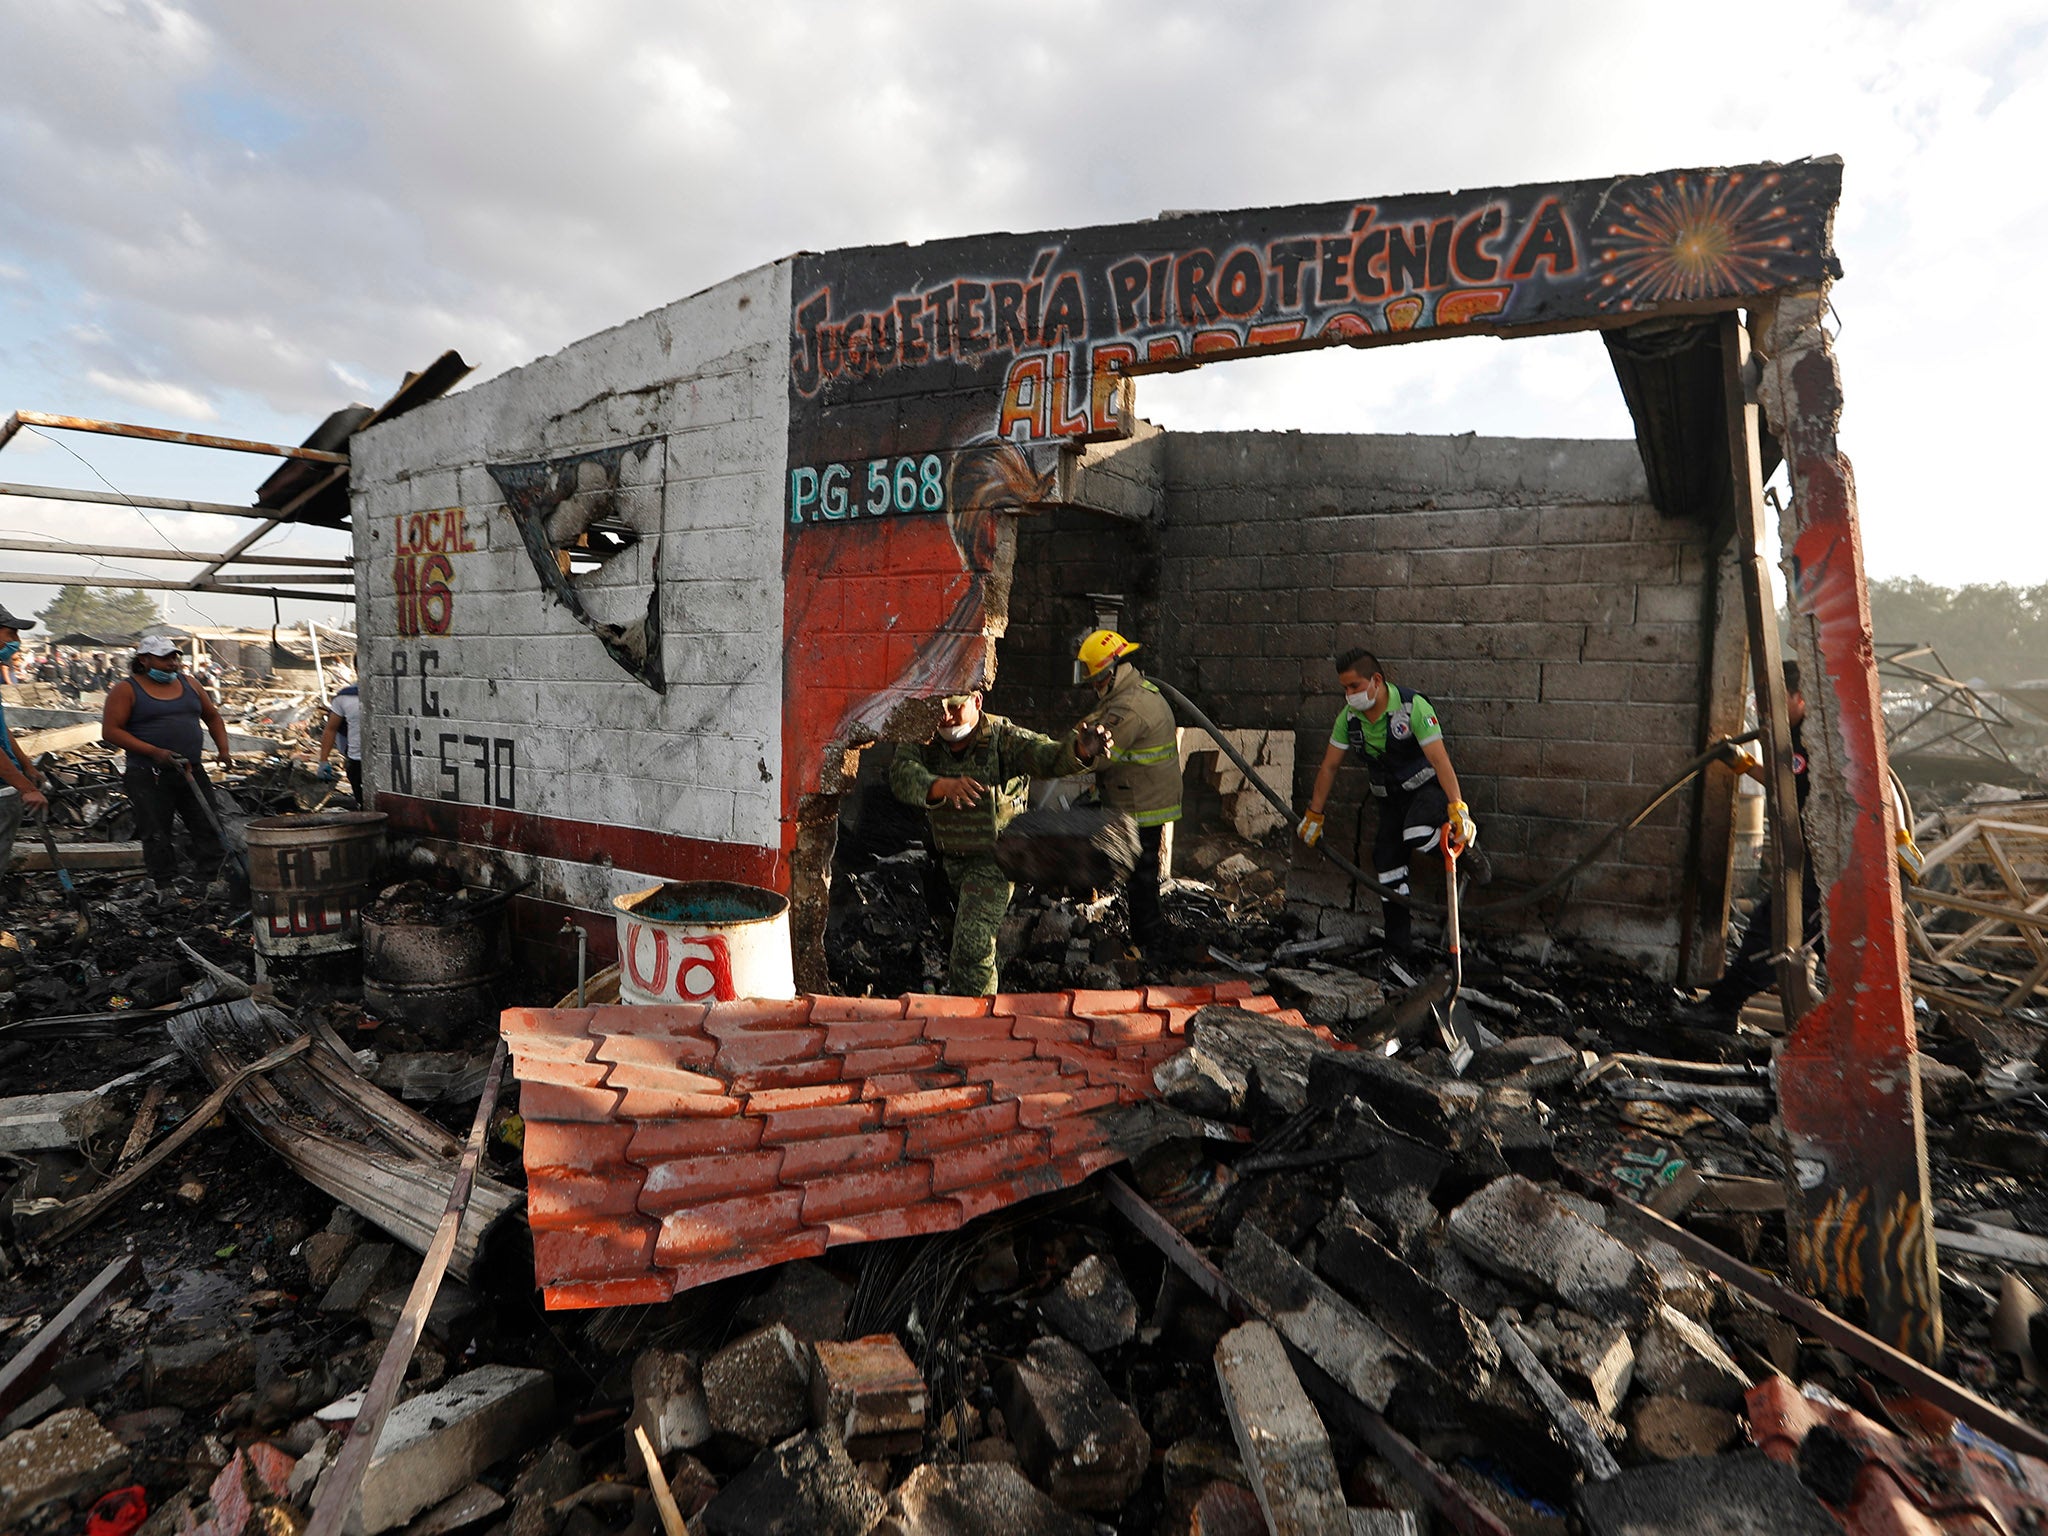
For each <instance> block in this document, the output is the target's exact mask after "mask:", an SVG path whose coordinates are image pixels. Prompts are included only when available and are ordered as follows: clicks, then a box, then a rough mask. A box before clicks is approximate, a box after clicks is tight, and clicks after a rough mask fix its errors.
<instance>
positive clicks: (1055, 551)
mask: <svg viewBox="0 0 2048 1536" xmlns="http://www.w3.org/2000/svg"><path fill="white" fill-rule="evenodd" d="M1161 569H1162V566H1161V560H1160V548H1159V531H1158V529H1157V528H1156V527H1154V526H1152V525H1150V524H1147V523H1141V522H1135V521H1131V520H1128V519H1125V518H1118V517H1111V516H1108V515H1106V514H1104V513H1101V512H1096V511H1089V510H1086V509H1083V508H1079V507H1072V506H1062V507H1055V508H1051V509H1048V510H1047V511H1044V512H1040V513H1035V514H1030V515H1026V516H1022V517H1019V518H1018V519H1017V558H1016V562H1015V564H1014V566H1013V567H1012V571H1011V577H1010V622H1009V628H1008V630H1007V631H1006V633H1005V635H1004V638H1003V640H1002V642H1001V643H1000V644H999V645H998V646H997V649H996V657H997V667H996V683H995V687H994V689H993V690H992V691H991V692H990V694H989V708H991V709H993V710H995V711H996V712H997V713H998V714H1004V715H1008V716H1010V718H1012V719H1013V720H1016V721H1018V722H1019V723H1021V724H1024V725H1028V726H1030V727H1031V728H1032V729H1033V730H1038V731H1045V732H1047V733H1048V734H1052V733H1057V732H1059V731H1062V730H1064V729H1066V728H1067V727H1068V726H1071V725H1072V724H1073V723H1074V722H1075V721H1076V720H1078V719H1079V718H1080V717H1081V716H1082V715H1084V714H1086V713H1087V712H1088V711H1089V710H1090V709H1092V708H1093V707H1094V703H1095V701H1094V697H1093V695H1091V694H1090V693H1089V692H1088V690H1087V689H1085V688H1081V687H1077V686H1076V685H1075V683H1074V647H1075V644H1076V643H1077V642H1078V641H1079V640H1080V638H1081V637H1082V636H1083V635H1085V634H1087V633H1088V631H1089V630H1090V629H1092V628H1094V626H1095V607H1094V604H1093V603H1091V602H1090V601H1089V599H1088V594H1089V593H1091V592H1121V593H1123V594H1125V596H1126V597H1127V598H1128V599H1129V601H1128V603H1127V605H1126V607H1125V609H1124V625H1125V628H1126V631H1127V632H1128V633H1129V634H1131V635H1132V636H1134V637H1135V638H1137V639H1138V640H1139V641H1140V643H1141V644H1144V645H1145V646H1146V647H1147V650H1150V649H1151V648H1152V646H1151V639H1152V634H1153V631H1154V629H1155V627H1156V624H1157V619H1158V608H1157V602H1156V599H1157V595H1158V589H1159V577H1160V571H1161ZM1137 660H1138V662H1139V664H1140V665H1145V664H1146V663H1147V662H1148V661H1149V660H1150V658H1149V656H1148V655H1147V654H1146V651H1140V652H1139V654H1138V657H1137Z"/></svg>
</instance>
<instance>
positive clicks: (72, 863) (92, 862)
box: [7, 843, 142, 874]
mask: <svg viewBox="0 0 2048 1536" xmlns="http://www.w3.org/2000/svg"><path fill="white" fill-rule="evenodd" d="M57 854H58V857H60V858H61V859H63V861H64V867H65V868H66V869H73V870H77V869H140V868H142V844H140V843H59V844H58V845H57ZM7 867H8V869H9V870H10V871H11V872H13V873H15V874H33V873H35V872H37V871H39V870H49V869H54V868H55V867H56V866H55V865H53V864H52V863H51V862H50V852H49V850H48V849H47V848H45V847H43V846H42V844H40V843H37V844H36V845H34V846H33V847H31V846H29V845H28V844H26V843H17V844H16V845H15V848H14V857H13V858H12V859H10V860H9V861H8V863H7Z"/></svg>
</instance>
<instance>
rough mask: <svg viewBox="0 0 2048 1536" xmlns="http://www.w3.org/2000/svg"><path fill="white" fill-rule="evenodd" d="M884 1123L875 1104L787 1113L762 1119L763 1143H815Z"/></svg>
mask: <svg viewBox="0 0 2048 1536" xmlns="http://www.w3.org/2000/svg"><path fill="white" fill-rule="evenodd" d="M881 1123H882V1106H881V1105H880V1104H879V1103H875V1102H863V1103H859V1104H821V1105H819V1106H818V1107H817V1108H815V1109H785V1110H780V1111H778V1112H776V1113H775V1114H772V1115H763V1116H762V1117H761V1140H762V1141H763V1142H765V1143H773V1144H787V1145H792V1146H793V1145H795V1144H796V1143H797V1142H800V1141H816V1140H817V1139H818V1138H819V1137H821V1136H852V1135H854V1134H856V1133H857V1132H860V1131H867V1130H872V1129H874V1127H876V1126H878V1125H880V1124H881Z"/></svg>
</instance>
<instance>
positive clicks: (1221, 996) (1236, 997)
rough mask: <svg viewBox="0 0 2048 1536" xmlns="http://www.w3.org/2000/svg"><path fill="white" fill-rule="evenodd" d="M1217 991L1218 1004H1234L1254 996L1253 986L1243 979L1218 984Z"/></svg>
mask: <svg viewBox="0 0 2048 1536" xmlns="http://www.w3.org/2000/svg"><path fill="white" fill-rule="evenodd" d="M1215 991H1216V996H1215V1001H1216V1002H1219V1003H1234V1002H1238V1001H1240V1000H1241V999H1243V998H1247V997H1250V996H1251V995H1252V984H1251V983H1250V982H1248V981H1246V980H1244V978H1242V977H1236V978H1233V979H1232V980H1230V981H1219V982H1217V983H1216V988H1215Z"/></svg>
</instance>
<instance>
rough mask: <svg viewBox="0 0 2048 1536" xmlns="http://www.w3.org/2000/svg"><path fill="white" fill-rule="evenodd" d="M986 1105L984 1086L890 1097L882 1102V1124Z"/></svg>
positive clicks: (975, 1084) (937, 1089)
mask: <svg viewBox="0 0 2048 1536" xmlns="http://www.w3.org/2000/svg"><path fill="white" fill-rule="evenodd" d="M987 1102H988V1085H987V1084H986V1083H974V1084H962V1085H960V1086H958V1087H953V1088H926V1089H923V1090H921V1091H918V1092H914V1093H892V1094H889V1095H888V1096H887V1097H885V1098H884V1099H883V1100H882V1123H883V1124H884V1125H900V1124H901V1123H902V1122H903V1121H905V1120H914V1119H916V1118H917V1117H918V1116H919V1115H950V1114H954V1113H956V1112H957V1111H959V1110H963V1109H973V1108H975V1107H976V1106H977V1105H981V1104H986V1103H987Z"/></svg>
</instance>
